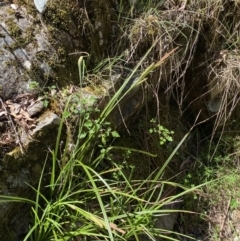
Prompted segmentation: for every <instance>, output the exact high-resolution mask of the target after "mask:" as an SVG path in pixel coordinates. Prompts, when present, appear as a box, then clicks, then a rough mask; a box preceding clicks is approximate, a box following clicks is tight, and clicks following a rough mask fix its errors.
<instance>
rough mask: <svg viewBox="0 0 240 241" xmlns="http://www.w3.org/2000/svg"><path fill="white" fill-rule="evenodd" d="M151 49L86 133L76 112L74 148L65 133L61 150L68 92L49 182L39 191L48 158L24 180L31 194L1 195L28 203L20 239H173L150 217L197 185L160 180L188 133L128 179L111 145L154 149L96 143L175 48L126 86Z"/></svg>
mask: <svg viewBox="0 0 240 241" xmlns="http://www.w3.org/2000/svg"><path fill="white" fill-rule="evenodd" d="M150 50H151V49H150ZM150 50H148V52H147V53H146V55H145V56H144V57H143V58H142V60H141V61H140V62H139V63H138V64H137V66H136V67H135V68H134V69H133V71H132V72H131V73H130V75H129V76H128V77H127V78H126V80H125V82H124V83H123V84H122V86H121V87H120V88H119V89H118V90H117V91H116V92H115V94H114V95H113V96H112V97H111V99H110V101H109V102H108V103H107V104H106V106H105V107H104V109H103V110H102V111H101V112H100V114H99V116H98V117H97V118H96V119H95V120H93V123H92V125H91V130H88V132H87V133H85V132H86V122H87V120H89V119H86V116H87V115H86V113H85V114H84V115H81V114H80V120H79V123H78V138H77V139H76V143H74V148H72V149H71V150H69V148H68V145H69V140H68V138H67V140H66V143H65V148H64V151H63V153H60V150H59V146H60V142H61V136H62V135H63V126H64V123H65V122H66V121H67V118H68V117H69V111H68V108H69V105H70V103H71V98H73V97H72V96H71V97H69V99H68V100H67V102H66V105H65V109H64V111H63V115H62V119H61V122H60V126H59V131H58V136H57V140H56V147H55V150H52V151H51V153H50V154H51V160H52V167H51V175H50V178H49V185H47V186H46V187H45V190H44V191H42V188H43V185H44V184H43V183H44V182H43V176H44V173H45V169H46V168H45V167H46V165H47V159H46V161H45V164H44V165H43V170H42V174H41V176H40V180H39V183H38V186H37V187H32V186H30V185H29V186H30V188H31V189H33V190H34V191H35V193H36V196H35V200H31V199H27V198H23V197H11V196H4V195H0V202H1V203H2V202H23V203H28V204H30V205H31V212H32V215H33V220H32V223H31V225H30V227H29V231H28V233H27V234H26V236H25V238H24V239H23V241H48V240H49V241H50V240H54V241H57V240H58V241H67V240H84V241H85V240H111V241H114V240H115V241H116V240H137V241H139V240H142V238H144V240H147V239H149V240H155V239H158V240H159V239H164V240H165V239H166V240H167V239H168V240H176V239H175V238H173V237H172V236H171V235H169V233H170V234H171V233H174V232H173V231H170V232H168V233H167V232H166V230H162V229H161V228H159V227H156V226H154V223H155V221H156V219H158V218H161V216H163V215H168V214H169V213H171V212H179V210H171V209H169V210H168V209H164V207H166V206H167V205H169V204H171V203H173V202H174V201H176V200H178V199H179V198H180V197H181V196H183V195H185V194H186V193H188V192H191V191H193V190H194V189H196V187H195V188H191V189H186V188H184V187H183V186H181V185H179V184H177V183H173V182H170V181H164V180H163V174H164V171H165V168H166V167H167V165H168V164H169V162H170V161H171V159H172V157H173V156H174V155H175V154H176V152H177V150H178V149H179V147H180V146H181V144H182V143H183V142H184V141H185V139H186V138H187V136H188V134H186V136H185V137H184V138H183V139H182V141H181V142H180V143H179V144H178V146H177V147H176V148H175V150H174V151H173V152H172V154H171V155H170V157H169V158H168V159H167V160H166V162H165V163H164V165H163V166H162V167H161V168H159V170H157V171H156V172H154V173H152V174H151V175H150V176H149V178H147V179H146V180H132V179H131V176H126V174H124V171H123V170H122V168H121V167H120V166H119V165H117V164H116V163H115V162H114V157H113V155H111V154H112V153H113V152H114V151H116V150H117V151H120V152H123V153H124V152H139V153H141V154H143V155H150V156H154V155H153V154H150V153H148V152H145V151H139V150H135V149H131V148H128V147H118V146H114V145H107V143H106V142H105V143H103V144H105V145H104V147H103V145H102V146H101V145H98V143H99V140H98V138H99V133H100V132H101V128H102V127H103V126H104V124H105V123H106V121H107V117H109V115H110V114H111V113H112V112H113V110H114V109H115V108H116V107H117V106H118V104H119V103H120V101H121V100H122V99H123V98H124V97H125V96H126V95H127V93H128V92H129V91H131V90H132V89H133V88H135V87H136V86H137V85H140V84H142V83H144V81H145V80H146V77H147V75H148V74H149V73H150V72H152V71H154V70H155V69H157V68H158V67H159V66H161V64H162V63H163V62H164V61H165V60H167V58H168V56H170V55H171V54H173V53H174V51H175V50H173V51H171V52H170V53H168V54H167V55H166V56H165V57H163V58H162V59H161V60H160V61H158V62H157V63H153V64H151V65H149V66H148V67H147V68H146V69H145V70H143V71H142V72H141V74H140V76H139V78H138V80H137V81H135V82H134V83H132V84H131V86H130V88H129V89H128V90H127V91H126V86H127V84H129V83H130V82H131V79H132V77H133V76H134V74H135V73H136V72H137V70H138V69H139V67H140V66H141V64H142V62H143V61H144V60H145V59H146V57H147V55H148V54H149V52H150ZM78 64H79V70H80V71H79V74H80V80H81V81H82V80H83V78H84V75H83V72H82V67H83V64H84V60H83V58H81V59H80V61H79V63H78ZM111 133H114V135H113V137H114V136H115V137H118V135H117V134H116V132H111ZM66 158H67V161H66ZM105 159H108V160H110V161H111V162H112V163H113V165H112V167H111V168H109V169H107V170H104V169H102V170H101V169H98V167H99V166H100V167H101V163H102V162H103V160H105ZM97 170H98V171H97ZM99 170H100V171H99ZM114 173H118V176H119V179H118V180H116V179H114V178H112V176H113V174H114ZM106 174H107V177H106ZM119 180H121V182H120V181H119ZM166 186H172V187H180V188H181V190H182V192H180V193H179V194H175V195H174V196H169V197H164V198H163V193H164V190H165V188H166ZM46 190H48V191H46ZM10 238H11V237H10Z"/></svg>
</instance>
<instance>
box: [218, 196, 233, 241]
mask: <svg viewBox="0 0 240 241" xmlns="http://www.w3.org/2000/svg"><path fill="white" fill-rule="evenodd" d="M231 200H232V197H230V199H229V200H228V204H227V211H226V213H225V216H224V219H223V221H222V224H221V228H220V232H219V239H218V240H219V241H221V240H222V238H223V237H222V233H223V228H224V225H225V223H226V220H227V216H228V211H229V208H230V204H231Z"/></svg>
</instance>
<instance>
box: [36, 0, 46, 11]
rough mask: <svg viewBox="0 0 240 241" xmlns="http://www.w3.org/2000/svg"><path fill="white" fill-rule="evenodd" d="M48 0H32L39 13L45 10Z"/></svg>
mask: <svg viewBox="0 0 240 241" xmlns="http://www.w3.org/2000/svg"><path fill="white" fill-rule="evenodd" d="M47 2H48V0H34V4H35V6H36V8H37V10H38V11H39V12H40V13H43V12H44V11H45V10H46V7H47Z"/></svg>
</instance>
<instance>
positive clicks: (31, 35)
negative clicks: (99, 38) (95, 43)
mask: <svg viewBox="0 0 240 241" xmlns="http://www.w3.org/2000/svg"><path fill="white" fill-rule="evenodd" d="M26 7H27V6H26ZM26 7H24V6H20V5H16V4H7V3H1V5H0V94H1V97H3V98H11V97H12V96H14V95H16V94H20V93H23V92H37V91H38V90H39V89H41V87H43V86H44V85H46V83H47V82H48V81H49V80H51V79H53V78H55V77H56V76H59V75H60V76H61V78H62V79H64V78H66V76H67V77H68V76H69V72H67V71H63V68H67V65H68V64H70V65H71V66H72V63H70V61H67V57H66V56H68V52H71V51H73V50H74V49H75V47H76V43H77V41H76V39H74V38H72V37H71V36H70V35H69V33H68V32H67V31H64V30H62V31H60V30H59V29H57V28H55V27H54V26H51V25H49V24H48V23H47V21H44V19H43V17H42V16H41V15H40V14H37V11H35V12H34V11H32V14H29V11H28V10H27V9H26ZM72 28H74V26H73V27H72ZM75 29H76V26H75ZM53 33H54V36H53ZM79 42H80V40H79ZM77 44H79V43H77ZM71 59H74V57H72V56H71ZM75 63H76V62H75ZM74 67H75V69H76V71H77V66H74Z"/></svg>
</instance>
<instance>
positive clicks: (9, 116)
mask: <svg viewBox="0 0 240 241" xmlns="http://www.w3.org/2000/svg"><path fill="white" fill-rule="evenodd" d="M0 102H1V104H2V106H3V108H4V110H5V111H6V113H7V114H8V111H7V109H6V107H5V105H4V103H3V101H2V98H1V97H0ZM7 118H8V119H9V121H10V122H11V124H12V128H13V130H14V132H15V136H16V138H17V141H18V144H19V147H20V150H21V153H22V154H23V153H24V151H23V147H22V143H21V140H20V137H19V135H18V133H17V130H16V128H15V125H14V123H13V120H12V117H11V115H9V114H8V115H7Z"/></svg>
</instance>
